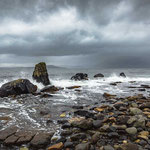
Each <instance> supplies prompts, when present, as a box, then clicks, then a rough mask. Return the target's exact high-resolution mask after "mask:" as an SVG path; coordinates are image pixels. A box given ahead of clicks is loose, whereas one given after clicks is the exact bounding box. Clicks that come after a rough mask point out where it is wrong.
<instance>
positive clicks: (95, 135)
mask: <svg viewBox="0 0 150 150" xmlns="http://www.w3.org/2000/svg"><path fill="white" fill-rule="evenodd" d="M99 139H100V132H96V133H95V134H94V135H93V136H92V139H91V142H92V143H93V144H96V143H97V142H98V140H99Z"/></svg>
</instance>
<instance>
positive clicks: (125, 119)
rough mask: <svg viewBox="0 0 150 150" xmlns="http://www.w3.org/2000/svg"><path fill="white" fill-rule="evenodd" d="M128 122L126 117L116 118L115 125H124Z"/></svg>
mask: <svg viewBox="0 0 150 150" xmlns="http://www.w3.org/2000/svg"><path fill="white" fill-rule="evenodd" d="M128 120H129V117H128V116H118V117H117V123H118V124H119V125H120V124H126V123H127V121H128Z"/></svg>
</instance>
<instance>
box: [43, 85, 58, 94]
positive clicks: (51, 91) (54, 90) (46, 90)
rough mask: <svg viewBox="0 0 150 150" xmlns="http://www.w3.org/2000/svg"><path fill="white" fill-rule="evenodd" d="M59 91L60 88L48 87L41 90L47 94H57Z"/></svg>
mask: <svg viewBox="0 0 150 150" xmlns="http://www.w3.org/2000/svg"><path fill="white" fill-rule="evenodd" d="M57 91H59V88H57V87H55V86H53V85H52V86H46V87H44V88H43V89H41V92H47V93H52V94H54V93H56V92H57Z"/></svg>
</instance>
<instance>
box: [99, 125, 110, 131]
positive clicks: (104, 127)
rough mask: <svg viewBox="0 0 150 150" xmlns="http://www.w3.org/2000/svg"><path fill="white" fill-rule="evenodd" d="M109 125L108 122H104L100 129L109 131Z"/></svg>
mask: <svg viewBox="0 0 150 150" xmlns="http://www.w3.org/2000/svg"><path fill="white" fill-rule="evenodd" d="M109 127H110V126H109V125H108V124H104V125H103V126H102V127H101V128H100V131H108V130H109Z"/></svg>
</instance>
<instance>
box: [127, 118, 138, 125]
mask: <svg viewBox="0 0 150 150" xmlns="http://www.w3.org/2000/svg"><path fill="white" fill-rule="evenodd" d="M136 120H137V118H136V117H135V116H133V117H130V119H129V120H128V121H127V124H132V123H134V122H135V121H136Z"/></svg>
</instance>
